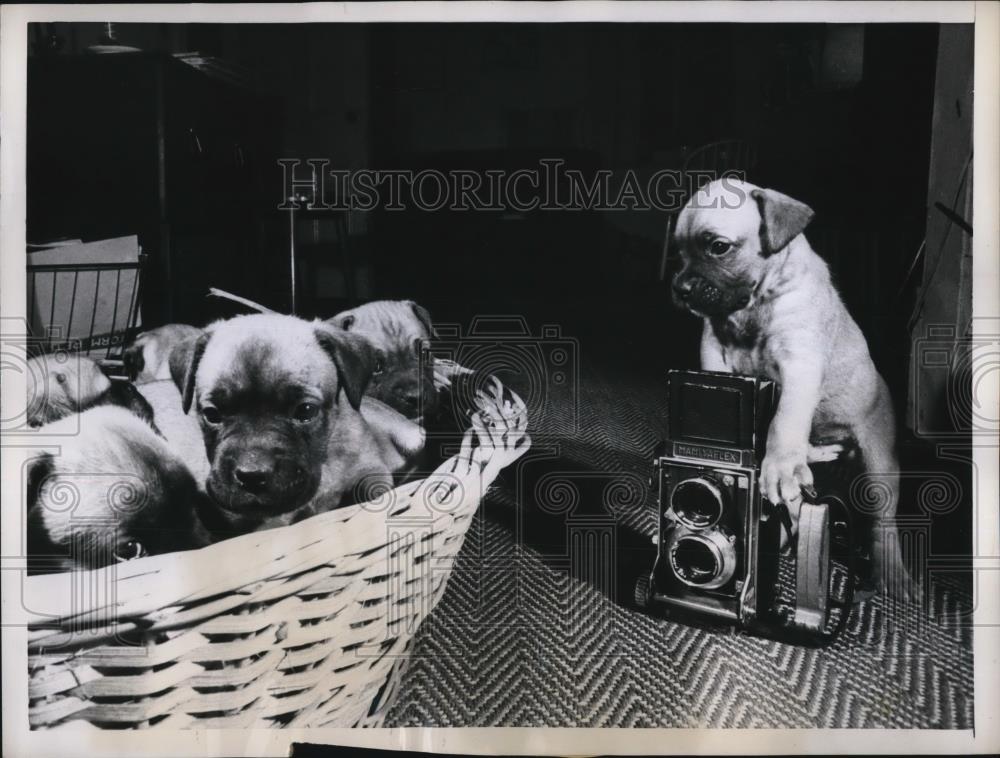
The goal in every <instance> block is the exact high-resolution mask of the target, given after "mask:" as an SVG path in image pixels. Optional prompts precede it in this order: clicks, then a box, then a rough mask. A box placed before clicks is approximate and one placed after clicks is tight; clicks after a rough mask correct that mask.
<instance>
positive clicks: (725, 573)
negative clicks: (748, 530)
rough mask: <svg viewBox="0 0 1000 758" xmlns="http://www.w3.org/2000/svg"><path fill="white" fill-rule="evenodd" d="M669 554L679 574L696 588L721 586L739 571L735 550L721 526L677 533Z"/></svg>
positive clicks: (672, 565) (672, 566)
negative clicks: (702, 530)
mask: <svg viewBox="0 0 1000 758" xmlns="http://www.w3.org/2000/svg"><path fill="white" fill-rule="evenodd" d="M682 529H683V527H682ZM669 555H670V567H671V568H672V569H673V572H674V574H675V575H676V576H677V578H678V579H680V580H681V581H682V582H684V583H685V584H687V585H688V586H689V587H695V588H696V589H702V590H713V589H718V588H719V587H722V586H724V585H725V584H727V583H728V582H729V580H730V579H732V578H733V575H734V574H735V573H736V563H737V561H736V551H735V549H734V547H733V545H732V543H731V542H730V541H729V538H728V537H727V536H726V534H725V533H723V532H722V531H720V530H718V529H712V530H709V531H707V532H686V533H682V534H678V535H675V536H674V538H673V540H672V544H671V545H670V549H669Z"/></svg>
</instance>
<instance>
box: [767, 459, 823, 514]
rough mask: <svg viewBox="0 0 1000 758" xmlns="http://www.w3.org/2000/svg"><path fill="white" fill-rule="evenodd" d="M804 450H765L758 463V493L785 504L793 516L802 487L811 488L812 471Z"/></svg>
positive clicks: (774, 502)
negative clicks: (759, 465)
mask: <svg viewBox="0 0 1000 758" xmlns="http://www.w3.org/2000/svg"><path fill="white" fill-rule="evenodd" d="M806 460H807V456H806V451H805V450H801V451H799V450H789V451H770V450H769V451H768V453H767V455H765V456H764V462H763V463H762V464H761V467H760V494H761V495H763V496H764V497H765V498H767V499H768V501H770V502H771V503H772V504H774V505H782V504H783V505H785V506H787V507H788V510H789V513H790V514H791V515H792V517H793V518H797V516H798V511H799V507H800V506H801V505H802V489H803V487H805V488H807V489H811V488H812V486H813V475H812V471H811V470H810V468H809V464H808V463H807V462H806Z"/></svg>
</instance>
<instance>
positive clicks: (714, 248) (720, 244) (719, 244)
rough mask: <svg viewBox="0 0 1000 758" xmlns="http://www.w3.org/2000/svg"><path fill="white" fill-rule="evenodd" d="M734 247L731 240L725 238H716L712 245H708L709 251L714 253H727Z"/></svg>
mask: <svg viewBox="0 0 1000 758" xmlns="http://www.w3.org/2000/svg"><path fill="white" fill-rule="evenodd" d="M732 247H733V244H732V243H731V242H726V241H725V240H715V241H714V242H712V244H711V245H709V246H708V252H710V253H711V254H712V255H725V254H726V253H728V252H729V251H730V250H731V249H732Z"/></svg>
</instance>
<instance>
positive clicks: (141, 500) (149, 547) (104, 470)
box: [28, 406, 207, 573]
mask: <svg viewBox="0 0 1000 758" xmlns="http://www.w3.org/2000/svg"><path fill="white" fill-rule="evenodd" d="M77 430H78V431H77ZM47 433H52V434H54V435H59V441H58V445H59V447H60V452H59V453H58V454H52V453H45V454H43V455H42V456H39V457H37V458H35V459H33V460H32V461H31V463H30V464H29V467H28V554H29V558H30V561H29V570H31V571H32V572H33V573H38V572H39V571H45V570H49V571H51V570H70V569H93V568H101V567H102V566H106V565H108V564H110V563H114V562H115V561H122V560H130V559H132V558H139V557H142V556H144V555H155V554H157V553H168V552H173V551H175V550H187V549H191V548H195V547H200V546H202V545H205V544H207V537H206V534H205V532H204V530H203V528H202V527H201V525H200V524H199V523H198V522H197V520H196V518H195V503H196V501H197V499H198V498H199V494H198V489H197V486H196V485H195V481H194V477H193V476H192V475H191V473H190V472H189V471H188V470H187V468H186V467H185V466H184V465H183V464H182V463H181V461H180V460H179V459H178V458H177V456H176V455H174V453H173V452H172V451H171V450H170V449H169V448H168V447H167V444H166V443H165V442H164V441H163V439H161V438H160V437H159V436H157V435H156V434H155V433H154V432H153V430H152V429H151V428H150V427H149V426H148V425H147V424H146V423H144V422H143V421H142V420H141V419H139V418H138V417H137V416H135V415H134V414H133V413H130V412H129V411H127V410H125V409H124V408H116V407H113V406H101V407H98V408H92V409H90V410H87V411H84V412H83V413H82V414H81V415H80V416H79V419H74V420H72V421H70V420H69V419H62V420H59V421H55V422H53V423H51V424H47V425H46V426H44V427H42V428H41V429H40V430H39V434H41V435H43V436H44V435H45V434H47Z"/></svg>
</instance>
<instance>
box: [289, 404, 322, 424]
mask: <svg viewBox="0 0 1000 758" xmlns="http://www.w3.org/2000/svg"><path fill="white" fill-rule="evenodd" d="M318 415H319V406H318V405H316V403H299V404H298V405H297V406H296V408H295V413H293V414H292V417H293V418H294V419H295V420H296V421H303V422H305V421H312V420H313V419H314V418H316V417H317V416H318Z"/></svg>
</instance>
